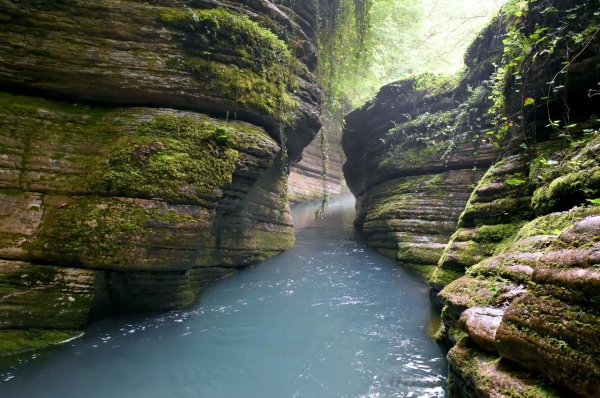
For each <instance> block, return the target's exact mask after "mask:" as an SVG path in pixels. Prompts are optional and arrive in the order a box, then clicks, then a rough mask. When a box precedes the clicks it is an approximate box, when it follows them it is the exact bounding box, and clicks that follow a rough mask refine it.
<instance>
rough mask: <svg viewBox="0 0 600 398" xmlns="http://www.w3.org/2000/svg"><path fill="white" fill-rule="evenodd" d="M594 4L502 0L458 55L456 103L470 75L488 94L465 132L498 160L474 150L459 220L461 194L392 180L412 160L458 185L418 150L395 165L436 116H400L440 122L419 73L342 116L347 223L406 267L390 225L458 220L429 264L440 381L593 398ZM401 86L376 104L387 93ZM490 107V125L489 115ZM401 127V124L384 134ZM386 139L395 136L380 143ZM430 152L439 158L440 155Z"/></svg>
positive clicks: (465, 390) (597, 364)
mask: <svg viewBox="0 0 600 398" xmlns="http://www.w3.org/2000/svg"><path fill="white" fill-rule="evenodd" d="M597 10H598V8H597V3H595V2H593V1H585V0H579V1H576V0H570V1H549V2H548V1H535V0H532V1H527V2H509V3H508V4H507V5H506V6H505V7H504V8H503V11H502V12H501V13H500V14H499V15H498V17H496V18H495V20H494V21H493V22H492V23H491V24H490V26H489V27H488V28H486V29H485V30H484V31H483V32H482V34H481V35H480V37H479V38H478V39H477V40H476V41H475V43H474V44H473V46H472V47H471V48H470V49H469V50H468V52H467V56H466V64H467V70H466V73H465V75H464V77H463V78H462V82H461V83H459V84H458V88H457V89H456V90H455V91H453V92H450V93H449V94H446V95H449V96H450V98H453V96H456V95H457V94H458V93H460V90H461V87H464V86H465V82H468V81H470V83H467V85H469V86H470V92H471V95H473V94H475V93H477V92H478V91H480V90H482V91H484V92H487V94H486V95H485V97H486V98H488V99H489V101H486V102H485V104H482V106H480V107H479V108H478V109H475V110H474V113H473V116H472V117H473V118H474V119H475V120H477V119H481V120H482V121H484V122H485V123H486V127H485V128H484V129H483V130H481V131H484V130H486V129H487V130H488V132H487V133H485V132H484V134H483V135H482V136H479V137H477V136H473V135H471V137H473V138H475V139H477V140H479V141H480V142H482V141H483V139H484V138H485V137H487V138H488V140H489V138H490V137H491V138H492V141H493V142H494V143H495V144H494V145H495V146H496V148H497V149H498V152H496V153H497V154H498V155H499V157H498V158H497V159H496V160H495V161H494V162H493V164H492V165H491V167H489V168H488V167H486V166H488V165H489V163H488V164H485V162H484V161H483V159H481V160H480V161H479V162H478V167H479V168H480V169H483V170H481V171H482V172H485V174H484V175H483V176H482V177H481V178H479V177H478V181H477V182H476V183H475V184H474V185H473V186H472V187H471V188H470V189H468V191H467V193H466V196H463V197H462V198H463V199H462V200H463V201H462V205H461V206H462V209H460V210H459V211H458V213H459V215H460V216H458V215H457V213H456V212H454V211H451V210H450V209H451V208H452V205H451V204H454V206H456V207H458V206H459V205H458V204H456V198H457V196H456V189H459V188H451V187H449V186H446V187H445V188H444V189H443V193H441V194H440V195H439V197H438V198H436V199H437V201H434V202H432V203H429V202H427V201H425V202H420V203H419V202H415V195H416V193H419V194H420V193H421V192H423V190H422V188H421V187H419V185H418V184H416V183H415V182H414V181H410V180H407V182H408V183H407V184H406V185H402V184H400V183H398V182H395V181H394V176H396V177H397V176H400V175H403V174H402V173H404V174H409V173H410V174H409V175H412V174H417V173H414V171H413V170H415V169H416V170H419V171H420V172H421V174H422V175H424V176H427V177H426V178H428V179H430V180H431V179H435V178H436V177H437V178H439V180H440V181H442V182H444V183H446V184H450V185H451V186H455V184H456V185H458V182H456V183H455V184H452V178H448V177H447V176H446V175H447V173H448V171H447V170H444V169H442V168H440V167H439V164H438V165H436V166H437V167H438V168H437V169H433V167H434V166H433V165H435V163H433V162H431V161H428V160H427V161H425V162H424V161H422V159H427V156H426V153H427V152H425V149H426V147H425V146H422V147H421V149H420V151H421V153H420V154H419V155H418V156H414V158H412V159H414V160H412V161H411V162H406V161H403V157H404V158H406V157H407V156H410V154H411V150H412V149H413V147H412V146H410V145H408V144H407V143H408V142H411V141H415V140H417V139H420V138H421V137H425V140H432V138H434V137H438V136H439V135H436V132H437V131H438V129H439V127H438V126H436V125H435V124H433V123H431V122H429V123H428V124H422V123H421V124H420V125H419V127H418V128H416V129H414V130H407V128H406V123H407V121H406V120H404V118H406V119H411V120H420V119H421V118H423V119H424V118H425V117H427V118H428V119H431V115H430V114H433V115H434V116H442V115H443V114H444V113H443V112H444V109H443V108H442V109H440V107H439V106H437V104H438V103H439V101H440V99H441V97H439V96H438V97H437V98H438V100H437V101H435V102H434V103H431V104H430V105H429V106H428V107H423V100H422V99H421V97H417V98H415V96H414V93H415V92H419V91H421V92H422V91H423V90H419V86H418V83H419V82H418V81H417V82H415V81H414V80H408V81H404V82H399V83H395V84H393V85H391V86H389V87H386V88H384V89H382V92H381V93H380V94H379V96H378V98H377V99H375V100H374V101H373V102H372V103H370V104H368V105H367V106H365V108H363V109H361V110H358V111H355V113H354V114H351V115H350V116H349V117H348V125H347V129H348V130H347V131H346V135H345V137H344V141H345V146H344V148H345V150H346V155H347V157H348V163H347V164H346V166H345V168H344V171H345V173H346V178H347V181H348V183H349V186H350V188H351V189H352V190H353V192H354V193H356V194H357V195H358V197H359V208H358V210H359V215H358V218H357V224H358V225H359V226H360V227H362V228H363V229H364V230H365V232H366V233H367V237H368V239H369V241H370V243H371V244H372V245H373V246H375V247H378V248H380V249H381V248H383V251H384V252H387V253H388V254H390V255H392V256H394V257H397V258H399V259H400V260H401V262H402V263H407V261H405V260H403V257H402V256H401V255H397V254H396V251H397V249H396V248H397V247H401V246H403V245H405V246H409V245H412V246H414V242H415V241H416V239H415V238H414V237H412V236H408V237H404V236H403V235H400V234H399V232H405V231H406V230H409V228H413V229H417V228H420V227H421V225H423V223H422V221H421V220H422V219H423V218H424V217H423V216H422V215H423V214H430V213H431V209H435V208H438V209H445V211H443V214H444V215H445V217H446V218H445V220H447V221H448V222H457V224H456V225H457V226H456V228H449V229H451V230H452V231H451V232H450V233H451V234H452V236H451V237H450V238H449V241H448V243H447V245H446V246H445V248H444V249H443V252H438V253H439V254H438V255H437V257H433V258H432V259H431V260H429V261H430V262H432V263H437V264H438V265H437V268H436V269H435V271H434V272H433V274H432V276H431V278H430V284H431V287H432V293H433V295H434V296H435V300H436V302H438V303H439V304H441V305H442V306H443V310H442V323H443V326H442V328H441V330H440V331H439V333H438V335H437V337H438V338H439V340H440V342H443V343H444V344H445V345H446V346H447V347H449V348H450V347H452V348H451V350H450V352H449V353H448V360H449V366H450V371H449V389H450V391H451V393H453V394H455V395H457V396H468V397H501V396H508V397H522V396H531V397H539V396H544V397H545V396H582V397H596V396H599V395H600V383H599V380H600V352H599V351H598V346H599V345H598V343H599V341H598V337H599V336H600V312H599V311H598V309H599V308H600V307H599V301H598V287H599V280H600V273H599V270H598V267H599V264H600V256H599V253H600V247H599V246H598V244H599V242H600V240H599V239H600V230H599V229H598V226H599V225H600V221H599V220H600V207H598V206H597V205H598V202H599V201H598V199H599V198H600V179H599V174H598V167H599V164H600V159H599V158H598V156H599V153H600V152H599V148H600V141H599V140H600V122H599V120H598V116H597V114H595V112H597V109H599V105H600V96H598V95H597V93H598V87H597V85H598V82H600V69H599V68H598V65H599V64H598V59H599V56H600V55H599V54H600V40H599V39H600V32H599V30H598V26H600V20H599V17H600V16H599V15H598V12H597ZM503 32H504V33H503ZM502 33H503V34H502ZM486 48H487V49H488V50H489V51H484V50H485V49H486ZM566 48H568V50H565V49H566ZM493 49H496V54H495V55H494V51H492V50H493ZM482 57H483V59H482ZM488 57H489V58H488ZM485 59H488V60H490V61H491V60H493V61H494V63H495V64H496V65H497V66H498V68H497V69H495V68H494V67H493V65H492V67H490V64H486V62H485ZM471 79H475V80H474V81H477V80H478V81H479V82H480V84H472V82H473V80H471ZM486 80H489V81H488V82H486ZM402 86H404V88H403V89H402V90H398V92H397V93H396V94H395V95H391V96H388V100H387V101H386V102H383V101H382V99H383V98H385V93H386V92H388V91H390V90H395V89H398V88H399V87H402ZM415 87H416V89H415ZM407 98H409V99H408V100H407ZM388 104H404V105H403V106H396V107H395V108H394V107H390V106H388ZM446 109H452V107H450V108H446ZM407 110H408V111H410V112H413V113H410V112H407ZM414 110H416V112H414ZM427 112H429V114H427ZM404 114H407V115H409V116H410V117H409V116H404ZM358 115H360V116H358ZM491 116H495V118H494V120H493V121H492V120H490V119H486V118H490V117H491ZM368 117H370V119H368V121H367V122H366V124H365V122H361V120H365V119H367V118H368ZM399 118H400V119H399ZM460 120H461V115H460V114H459V115H456V114H450V118H449V120H447V121H446V123H447V124H448V125H450V126H453V125H457V124H458V122H460ZM391 121H394V122H395V123H397V124H399V126H400V129H399V130H398V129H397V128H396V127H395V126H394V125H393V124H390V122H391ZM386 123H387V124H386ZM373 126H382V127H380V128H379V129H377V128H375V127H373ZM463 126H464V125H463ZM397 131H402V132H403V133H405V132H406V131H409V134H407V135H406V137H404V138H402V139H400V140H398V139H395V140H394V134H396V132H397ZM470 131H472V130H471V129H465V128H464V127H459V128H457V129H454V130H453V131H452V132H451V134H449V137H448V138H446V140H447V145H445V147H446V148H451V149H452V150H451V151H450V153H449V157H448V156H446V157H445V158H444V160H445V161H446V163H447V164H449V165H451V164H453V162H454V163H457V162H463V161H464V159H465V157H464V155H461V152H458V153H454V152H455V149H454V148H455V147H456V146H458V147H459V148H460V145H462V142H464V141H461V137H463V136H465V132H470ZM469 134H471V133H469ZM386 140H394V141H393V144H392V145H388V146H387V147H386ZM357 141H358V142H359V143H358V144H356V145H354V143H355V142H357ZM435 141H436V142H439V141H441V140H439V139H437V140H435ZM450 142H451V143H452V144H451V145H449V144H450ZM455 142H457V143H458V145H457V144H455ZM429 147H431V148H432V149H431V152H432V153H434V154H435V155H434V156H435V157H434V159H437V160H438V161H439V162H441V161H442V160H443V156H442V155H443V154H445V151H443V150H441V149H440V150H438V151H435V150H434V147H433V146H432V145H431V144H429ZM375 148H381V149H375ZM466 153H468V152H466ZM394 154H397V155H394ZM477 156H481V155H480V151H478V152H477ZM492 158H493V157H490V159H491V160H494V159H492ZM385 159H392V160H393V161H392V162H390V166H389V167H388V168H387V169H385V168H383V167H381V166H382V163H384V162H385ZM484 159H485V158H484ZM490 163H492V162H490ZM390 169H391V170H393V172H391V173H388V170H390ZM432 169H433V170H432ZM432 171H433V172H432ZM390 176H392V177H390ZM412 178H414V177H412ZM384 187H385V188H384ZM463 188H466V187H463ZM425 192H426V191H425ZM465 197H468V201H467V200H466V199H464V198H465ZM427 200H432V197H431V196H429V197H427ZM416 203H418V204H416ZM446 203H448V205H446ZM381 204H388V206H387V207H383V208H382V206H381ZM423 204H424V205H425V206H422V207H421V206H420V205H423ZM378 207H379V209H380V210H379V211H377V208H378ZM423 207H425V208H426V210H423ZM426 212H427V213H426ZM382 214H383V215H385V216H384V217H381V216H380V215H382ZM373 220H377V222H376V223H374V222H373ZM407 220H415V221H410V222H408V221H407ZM436 221H437V222H438V224H437V228H436V229H433V228H431V229H426V230H424V231H423V230H419V236H422V239H423V240H426V241H427V242H428V244H429V242H431V241H432V239H431V236H433V235H434V234H433V231H435V230H440V231H441V230H442V228H441V225H442V224H441V223H440V221H439V218H438V219H437V220H436ZM376 234H378V235H376ZM394 234H395V235H394ZM378 236H385V237H387V238H386V239H387V242H388V243H387V245H382V244H379V243H378V241H381V240H382V239H381V238H379V237H378ZM392 236H397V238H396V240H392V239H390V238H389V237H392ZM448 237H449V234H448V233H446V234H444V238H445V239H446V240H448ZM440 241H441V244H442V245H443V243H444V242H443V239H440ZM421 258H425V256H424V255H421ZM411 260H412V259H411ZM421 262H422V263H424V261H421ZM408 263H409V264H410V263H419V262H418V261H415V260H412V261H409V262H408Z"/></svg>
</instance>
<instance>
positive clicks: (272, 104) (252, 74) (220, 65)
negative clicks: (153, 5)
mask: <svg viewBox="0 0 600 398" xmlns="http://www.w3.org/2000/svg"><path fill="white" fill-rule="evenodd" d="M158 15H159V19H160V20H161V21H162V22H163V23H164V24H165V25H166V26H167V27H169V28H171V29H175V30H177V31H180V32H184V37H183V39H182V42H181V43H182V46H183V50H184V52H185V53H186V55H187V56H186V57H184V58H182V59H179V60H175V62H173V61H172V62H171V64H172V66H174V67H177V68H181V69H184V70H186V71H188V72H190V73H191V74H192V75H193V76H195V77H196V78H197V80H198V81H199V82H201V83H202V87H203V88H204V89H206V90H207V91H208V93H214V94H215V95H219V96H224V97H228V98H231V99H232V100H235V101H236V102H239V103H242V104H244V105H247V106H249V107H251V108H253V109H256V110H259V111H263V112H266V113H267V114H269V115H273V116H277V117H282V116H284V115H282V113H283V114H285V113H288V112H292V111H294V110H295V109H297V108H298V106H299V102H298V100H296V99H295V98H294V96H293V92H294V91H295V90H296V89H297V88H298V87H299V86H300V85H301V84H302V83H301V81H300V79H298V78H297V75H298V74H302V73H304V70H303V68H304V67H303V66H302V64H301V63H300V61H298V59H297V58H296V57H295V55H294V54H293V53H292V52H291V51H290V50H289V48H288V46H287V44H286V43H285V42H284V41H283V40H281V39H279V38H278V37H277V35H275V34H274V33H273V32H272V31H270V30H269V29H267V28H265V27H263V26H261V25H260V24H259V23H257V22H255V21H253V20H251V19H250V18H249V17H248V16H246V15H243V14H239V13H234V12H231V11H229V10H227V9H225V8H214V9H190V8H186V9H181V8H177V9H175V8H160V9H159V11H158ZM197 43H203V45H202V46H198V45H197ZM213 48H218V49H222V50H221V51H219V54H213V53H212V52H211V50H212V49H213ZM223 53H231V54H234V55H235V59H231V58H228V57H227V56H224V55H223Z"/></svg>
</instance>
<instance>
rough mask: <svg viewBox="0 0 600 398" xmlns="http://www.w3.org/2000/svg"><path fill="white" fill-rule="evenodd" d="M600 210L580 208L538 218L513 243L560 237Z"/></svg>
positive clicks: (523, 229)
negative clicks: (538, 238) (532, 238)
mask: <svg viewBox="0 0 600 398" xmlns="http://www.w3.org/2000/svg"><path fill="white" fill-rule="evenodd" d="M599 213H600V209H597V208H593V207H589V208H579V209H577V210H575V211H567V212H561V213H552V214H547V215H545V216H541V217H537V218H536V219H535V220H533V221H531V222H529V223H527V224H525V225H524V226H523V227H522V228H521V229H520V230H519V232H518V233H517V235H516V236H515V238H514V240H513V243H514V242H518V241H520V240H524V239H526V238H528V237H532V236H538V235H542V236H558V235H560V234H561V233H562V232H564V231H565V230H566V229H569V228H571V227H572V226H573V225H575V223H577V222H579V221H580V220H582V219H584V218H585V217H587V216H590V215H597V214H599Z"/></svg>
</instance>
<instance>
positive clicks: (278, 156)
mask: <svg viewBox="0 0 600 398" xmlns="http://www.w3.org/2000/svg"><path fill="white" fill-rule="evenodd" d="M314 7H315V6H314V4H313V2H312V1H299V2H294V3H293V4H291V5H289V6H283V5H277V4H275V3H271V2H268V1H253V0H248V1H236V2H229V1H222V2H218V3H217V2H214V1H201V0H197V1H185V2H180V1H170V0H161V1H154V2H140V1H133V0H105V1H101V2H97V1H88V0H77V1H58V0H57V1H19V0H0V32H2V33H1V36H2V40H0V319H2V321H1V323H0V337H1V338H0V340H2V343H0V354H6V353H11V352H17V351H20V350H23V349H28V348H35V347H39V346H43V345H46V344H48V343H52V342H54V341H56V340H64V339H65V337H68V336H72V335H75V334H77V333H78V331H79V330H81V329H82V328H83V327H84V326H85V325H87V324H88V323H89V322H90V321H92V320H93V319H97V318H98V317H99V316H103V315H105V314H108V313H111V312H114V311H116V312H123V311H140V310H149V309H151V310H156V309H168V308H173V307H178V306H182V305H185V304H188V303H190V302H192V301H193V300H194V298H195V297H196V296H197V294H198V292H199V291H200V290H201V289H202V288H203V287H204V286H206V284H207V283H210V281H213V280H215V279H218V278H221V277H223V276H225V275H228V274H230V273H232V272H234V270H235V269H236V268H238V267H243V266H246V265H249V264H253V263H256V262H258V261H261V260H263V259H265V258H267V257H269V256H272V255H274V254H276V253H279V252H281V251H282V250H285V249H288V248H290V247H291V246H292V244H293V242H294V235H293V225H292V220H291V217H290V212H289V207H288V203H287V195H286V194H287V170H288V169H289V165H290V164H291V163H293V162H295V161H296V160H297V159H299V158H300V155H301V152H302V150H303V148H304V147H305V146H306V145H307V144H308V143H309V142H311V140H312V139H313V138H314V136H315V135H316V133H317V131H318V130H319V128H320V122H319V112H320V95H321V94H320V90H319V86H318V84H317V83H316V82H315V81H314V79H313V77H312V72H311V70H312V69H314V67H315V66H316V51H315V46H314V38H315V35H316V32H317V29H316V23H317V17H316V10H315V9H314Z"/></svg>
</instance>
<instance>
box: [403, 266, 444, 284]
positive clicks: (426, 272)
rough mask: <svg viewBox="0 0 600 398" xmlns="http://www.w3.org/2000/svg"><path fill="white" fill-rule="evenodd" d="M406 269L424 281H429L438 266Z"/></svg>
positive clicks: (409, 267)
mask: <svg viewBox="0 0 600 398" xmlns="http://www.w3.org/2000/svg"><path fill="white" fill-rule="evenodd" d="M405 267H406V268H408V269H409V270H411V271H413V272H414V273H415V274H417V275H419V276H420V277H421V278H423V280H425V281H428V280H429V279H430V278H431V276H432V275H433V273H434V272H435V270H436V269H437V266H436V265H414V264H413V265H410V264H408V265H405Z"/></svg>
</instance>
